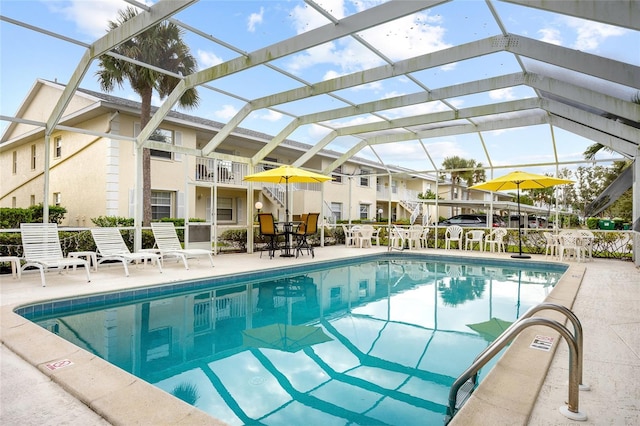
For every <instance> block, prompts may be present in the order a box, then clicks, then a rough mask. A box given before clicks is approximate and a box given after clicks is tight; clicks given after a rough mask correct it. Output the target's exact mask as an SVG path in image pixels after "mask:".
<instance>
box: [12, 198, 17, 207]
mask: <svg viewBox="0 0 640 426" xmlns="http://www.w3.org/2000/svg"><path fill="white" fill-rule="evenodd" d="M17 206H18V200H16V197H11V207H12V208H14V209H15V208H16V207H17Z"/></svg>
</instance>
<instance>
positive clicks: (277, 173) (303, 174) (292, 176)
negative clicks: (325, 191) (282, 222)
mask: <svg viewBox="0 0 640 426" xmlns="http://www.w3.org/2000/svg"><path fill="white" fill-rule="evenodd" d="M331 179H332V178H331V176H326V175H321V174H320V173H315V172H310V171H308V170H304V169H301V168H299V167H294V166H289V165H285V166H280V167H276V168H274V169H269V170H265V171H263V172H258V173H254V174H251V175H247V176H245V177H244V179H243V180H246V181H249V182H270V183H280V184H282V183H284V184H285V215H286V220H287V221H288V220H289V184H290V183H315V182H326V181H328V180H331Z"/></svg>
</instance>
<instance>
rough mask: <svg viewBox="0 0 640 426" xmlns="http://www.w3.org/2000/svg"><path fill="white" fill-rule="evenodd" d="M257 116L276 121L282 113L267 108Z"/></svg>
mask: <svg viewBox="0 0 640 426" xmlns="http://www.w3.org/2000/svg"><path fill="white" fill-rule="evenodd" d="M258 118H259V119H262V120H267V121H278V120H280V119H281V118H282V114H281V113H279V112H277V111H272V110H267V111H265V113H264V114H259V115H258Z"/></svg>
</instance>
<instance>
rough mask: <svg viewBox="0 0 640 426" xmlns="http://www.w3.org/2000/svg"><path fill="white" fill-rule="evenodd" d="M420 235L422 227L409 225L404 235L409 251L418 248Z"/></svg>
mask: <svg viewBox="0 0 640 426" xmlns="http://www.w3.org/2000/svg"><path fill="white" fill-rule="evenodd" d="M421 235H422V225H411V226H410V227H409V230H408V231H407V233H406V239H407V243H408V245H409V250H411V249H412V248H420V236H421Z"/></svg>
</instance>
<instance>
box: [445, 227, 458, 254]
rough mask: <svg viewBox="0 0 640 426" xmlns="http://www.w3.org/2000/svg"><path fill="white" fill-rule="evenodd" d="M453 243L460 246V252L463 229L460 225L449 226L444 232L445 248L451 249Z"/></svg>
mask: <svg viewBox="0 0 640 426" xmlns="http://www.w3.org/2000/svg"><path fill="white" fill-rule="evenodd" d="M451 243H457V244H458V250H462V227H461V226H458V225H451V226H448V227H447V229H446V231H444V248H445V249H446V250H449V249H451Z"/></svg>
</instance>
